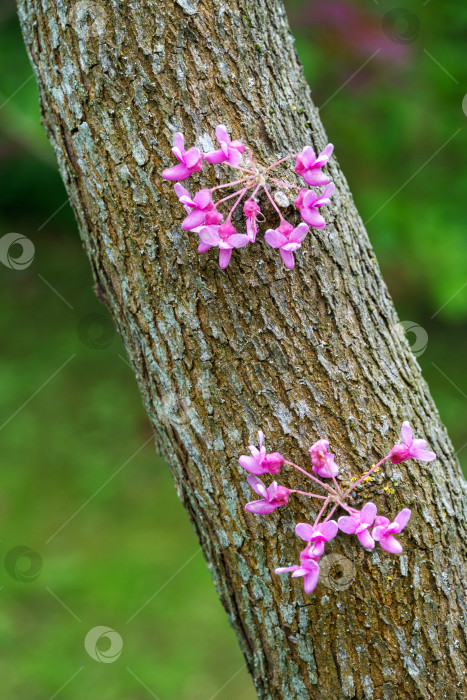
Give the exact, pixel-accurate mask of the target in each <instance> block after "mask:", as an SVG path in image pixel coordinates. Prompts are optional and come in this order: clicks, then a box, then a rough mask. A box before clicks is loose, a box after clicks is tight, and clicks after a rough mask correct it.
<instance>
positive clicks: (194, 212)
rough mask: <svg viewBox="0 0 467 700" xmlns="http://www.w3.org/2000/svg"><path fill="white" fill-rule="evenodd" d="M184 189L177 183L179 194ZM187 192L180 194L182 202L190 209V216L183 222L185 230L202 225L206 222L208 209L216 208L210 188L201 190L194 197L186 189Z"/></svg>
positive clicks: (176, 187) (176, 188)
mask: <svg viewBox="0 0 467 700" xmlns="http://www.w3.org/2000/svg"><path fill="white" fill-rule="evenodd" d="M182 190H185V188H184V187H183V186H182V185H180V184H179V183H177V184H176V185H175V191H176V192H177V195H178V193H179V192H180V193H181V191H182ZM185 193H186V194H181V195H179V200H180V202H181V203H182V204H183V205H184V206H185V208H186V209H187V211H188V216H187V217H186V219H185V220H184V221H183V222H182V228H183V229H184V230H185V231H192V230H193V229H194V228H197V227H198V226H202V224H204V223H205V221H206V214H207V213H208V211H210V210H211V209H213V208H214V204H213V203H212V195H211V192H210V190H199V192H197V193H196V194H195V196H194V197H193V199H192V198H191V197H190V195H189V194H188V192H187V191H186V190H185ZM217 213H219V212H217Z"/></svg>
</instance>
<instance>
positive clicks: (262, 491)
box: [246, 474, 266, 498]
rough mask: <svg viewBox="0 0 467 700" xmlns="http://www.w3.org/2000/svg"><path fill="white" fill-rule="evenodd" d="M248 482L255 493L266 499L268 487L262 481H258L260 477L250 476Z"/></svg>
mask: <svg viewBox="0 0 467 700" xmlns="http://www.w3.org/2000/svg"><path fill="white" fill-rule="evenodd" d="M246 480H247V481H248V483H249V484H250V486H251V488H252V489H253V491H256V493H257V494H258V496H262V497H263V498H265V497H266V486H265V485H264V484H263V482H262V481H261V479H258V477H257V476H255V475H254V474H249V475H248V476H247V478H246Z"/></svg>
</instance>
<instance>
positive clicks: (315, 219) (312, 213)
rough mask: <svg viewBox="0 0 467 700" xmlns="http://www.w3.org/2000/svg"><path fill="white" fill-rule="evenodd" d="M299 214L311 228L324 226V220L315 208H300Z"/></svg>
mask: <svg viewBox="0 0 467 700" xmlns="http://www.w3.org/2000/svg"><path fill="white" fill-rule="evenodd" d="M300 215H301V217H302V219H303V221H305V222H306V223H307V224H308V225H309V226H313V228H324V227H325V226H326V220H325V218H324V217H323V216H321V214H320V213H319V211H317V210H316V209H300Z"/></svg>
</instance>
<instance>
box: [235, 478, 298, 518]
mask: <svg viewBox="0 0 467 700" xmlns="http://www.w3.org/2000/svg"><path fill="white" fill-rule="evenodd" d="M247 481H248V483H249V484H250V486H251V488H252V489H253V491H256V493H257V494H258V495H259V496H263V498H262V499H261V500H260V501H251V502H250V503H247V504H246V506H245V510H247V511H248V512H249V513H256V514H257V515H267V514H268V513H272V511H273V510H276V508H280V507H281V506H285V505H286V504H287V501H288V500H289V494H290V489H286V488H285V486H279V484H278V483H277V481H273V482H272V484H271V485H270V486H268V488H266V487H265V485H264V484H263V482H262V481H261V479H258V477H257V476H254V474H249V475H248V476H247Z"/></svg>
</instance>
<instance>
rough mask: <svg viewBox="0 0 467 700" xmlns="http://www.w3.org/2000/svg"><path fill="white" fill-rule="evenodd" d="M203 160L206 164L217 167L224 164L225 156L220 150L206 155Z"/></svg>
mask: <svg viewBox="0 0 467 700" xmlns="http://www.w3.org/2000/svg"><path fill="white" fill-rule="evenodd" d="M204 160H205V161H206V162H207V163H213V164H215V165H218V164H219V163H225V161H226V160H227V156H226V155H225V153H224V151H223V150H222V148H220V149H219V150H218V151H212V152H211V153H206V155H205V156H204Z"/></svg>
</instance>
